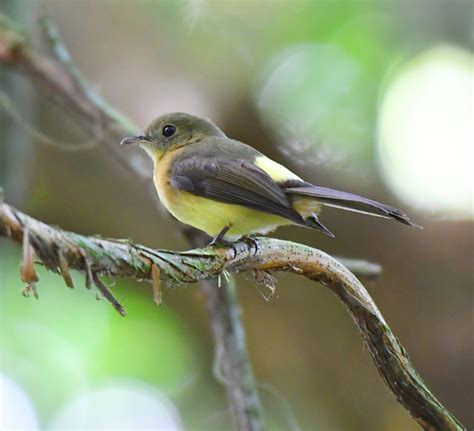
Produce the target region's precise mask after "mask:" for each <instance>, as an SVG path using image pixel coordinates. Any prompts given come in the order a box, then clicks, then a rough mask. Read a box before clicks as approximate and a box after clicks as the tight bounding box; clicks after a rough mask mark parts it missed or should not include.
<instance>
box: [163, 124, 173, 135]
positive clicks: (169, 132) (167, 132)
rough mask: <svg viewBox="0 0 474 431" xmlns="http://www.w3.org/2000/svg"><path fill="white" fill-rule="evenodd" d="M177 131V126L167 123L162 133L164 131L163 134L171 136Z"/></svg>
mask: <svg viewBox="0 0 474 431" xmlns="http://www.w3.org/2000/svg"><path fill="white" fill-rule="evenodd" d="M175 132H176V127H174V126H172V125H171V124H167V125H166V126H165V127H163V130H162V132H161V133H163V136H164V137H165V138H169V137H170V136H173V135H174V133H175Z"/></svg>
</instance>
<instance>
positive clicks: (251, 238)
mask: <svg viewBox="0 0 474 431" xmlns="http://www.w3.org/2000/svg"><path fill="white" fill-rule="evenodd" d="M241 240H242V241H244V242H245V243H246V244H248V245H249V246H250V251H252V248H253V249H254V250H255V251H254V253H253V255H254V256H255V255H256V254H257V253H258V250H259V242H258V241H257V240H256V239H255V236H254V235H245V236H243V237H242V238H241Z"/></svg>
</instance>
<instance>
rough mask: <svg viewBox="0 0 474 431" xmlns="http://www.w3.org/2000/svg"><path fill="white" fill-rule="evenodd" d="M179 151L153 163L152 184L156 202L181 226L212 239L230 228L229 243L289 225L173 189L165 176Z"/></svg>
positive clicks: (287, 221)
mask: <svg viewBox="0 0 474 431" xmlns="http://www.w3.org/2000/svg"><path fill="white" fill-rule="evenodd" d="M180 151H182V148H181V149H178V150H175V151H172V152H169V153H167V154H165V155H164V156H163V157H162V158H161V159H160V160H158V161H157V162H156V163H155V173H154V183H155V187H156V190H157V192H158V196H159V198H160V201H161V202H162V203H163V205H164V206H165V208H166V209H167V210H168V211H169V212H170V213H171V214H173V216H174V217H176V218H177V219H178V220H179V221H181V222H182V223H185V224H188V225H191V226H193V227H195V228H197V229H200V230H202V231H204V232H206V233H207V234H208V235H210V236H216V235H217V234H219V232H220V231H221V230H222V229H223V228H224V227H225V226H230V229H229V231H228V232H227V234H226V238H227V239H229V240H235V239H238V238H240V237H241V236H243V235H250V234H252V233H261V234H265V233H268V232H270V231H272V230H274V229H275V228H276V227H278V226H283V225H288V224H292V222H291V221H290V220H287V219H285V218H282V217H279V216H275V215H272V214H266V213H263V212H261V211H255V210H252V209H249V208H245V207H242V206H239V205H231V204H225V203H222V202H218V201H214V200H212V199H207V198H203V197H200V196H195V195H193V194H191V193H188V192H186V191H181V190H177V189H175V188H174V187H172V186H171V184H170V182H169V176H170V170H171V166H172V163H173V160H175V158H176V156H177V155H178V154H179V152H180Z"/></svg>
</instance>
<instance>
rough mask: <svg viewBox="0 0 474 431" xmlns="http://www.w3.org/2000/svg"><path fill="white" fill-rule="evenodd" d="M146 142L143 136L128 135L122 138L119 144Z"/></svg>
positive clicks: (129, 144)
mask: <svg viewBox="0 0 474 431" xmlns="http://www.w3.org/2000/svg"><path fill="white" fill-rule="evenodd" d="M144 142H146V139H145V136H130V137H128V138H125V139H122V141H121V142H120V145H128V146H131V145H140V144H143V143H144Z"/></svg>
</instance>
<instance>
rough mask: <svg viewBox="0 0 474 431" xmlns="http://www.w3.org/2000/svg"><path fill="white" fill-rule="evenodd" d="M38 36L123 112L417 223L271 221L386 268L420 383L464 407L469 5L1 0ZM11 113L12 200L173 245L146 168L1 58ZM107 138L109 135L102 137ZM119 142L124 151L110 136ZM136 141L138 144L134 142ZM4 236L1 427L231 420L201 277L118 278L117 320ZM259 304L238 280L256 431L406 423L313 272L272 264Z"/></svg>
mask: <svg viewBox="0 0 474 431" xmlns="http://www.w3.org/2000/svg"><path fill="white" fill-rule="evenodd" d="M0 10H1V12H2V13H4V14H7V15H8V16H9V17H10V18H13V19H15V20H17V21H18V22H19V23H20V24H21V26H23V27H24V28H25V29H26V31H27V33H28V35H29V37H30V40H31V41H32V43H33V44H34V45H35V46H37V47H40V48H41V49H44V50H45V51H46V50H47V49H48V48H47V45H46V44H45V41H44V38H43V37H42V35H41V32H40V30H39V26H38V17H40V16H42V15H49V16H50V17H51V18H52V20H53V21H54V22H55V23H56V24H57V26H58V28H59V31H60V33H61V35H62V37H63V39H64V41H65V43H66V44H67V46H68V47H69V49H70V51H71V53H72V55H73V58H74V61H75V62H76V64H77V66H78V67H79V68H80V70H82V71H83V73H84V75H85V76H86V78H87V79H88V81H89V82H90V83H91V86H92V87H93V88H94V90H95V91H97V92H98V93H99V94H101V95H102V96H103V97H104V98H105V99H106V100H108V101H109V102H110V103H111V104H112V105H114V106H115V107H117V108H118V109H119V110H120V111H122V112H123V113H124V114H125V115H127V116H128V117H130V118H131V119H132V120H133V121H134V122H136V123H137V124H138V125H139V126H140V127H144V126H146V125H147V124H148V123H149V122H150V121H151V120H152V119H153V118H154V117H156V116H158V115H160V114H162V113H165V112H170V111H184V112H189V113H193V114H197V115H200V116H205V117H208V118H212V119H213V120H214V121H215V122H216V123H217V124H218V125H219V126H220V127H221V128H223V129H224V130H225V131H226V133H227V134H228V135H229V136H231V137H234V138H237V139H239V140H242V141H245V142H247V143H249V144H251V145H253V146H255V147H256V148H258V149H259V150H261V151H263V152H265V153H266V154H267V155H269V156H271V157H272V158H274V159H276V160H278V161H280V162H283V163H285V164H286V165H287V166H288V167H290V168H291V169H292V170H294V171H296V172H297V173H298V174H299V175H301V176H303V177H305V178H306V179H307V180H309V181H312V182H314V183H317V184H320V185H323V186H330V187H333V188H339V189H343V190H347V191H351V192H355V193H359V194H362V195H366V196H369V197H372V198H375V199H378V200H381V201H383V202H386V203H389V204H393V205H395V206H399V207H401V208H403V209H405V210H406V211H407V212H409V213H410V215H412V218H413V219H414V220H415V221H417V222H418V223H420V224H422V225H423V226H424V230H423V231H419V230H413V229H409V228H407V227H405V226H402V225H399V224H396V223H391V222H388V221H385V220H380V219H374V218H368V217H364V216H360V215H356V214H351V213H342V212H338V211H331V210H328V211H326V212H325V213H324V214H323V216H322V220H323V222H324V223H325V224H326V225H327V226H328V227H329V228H330V229H331V230H332V231H333V232H335V233H336V236H337V238H336V239H335V240H332V239H330V238H328V237H326V236H324V235H321V234H320V233H318V232H313V231H308V230H304V229H299V228H285V229H280V230H279V231H277V232H276V233H275V234H274V235H276V236H278V237H281V238H287V239H291V240H294V241H299V242H304V243H305V244H309V245H312V246H315V247H318V248H321V249H323V250H325V251H327V252H329V253H331V254H333V255H342V256H350V257H357V258H364V259H369V260H372V261H375V262H379V263H380V264H382V265H383V268H384V273H383V276H382V277H381V278H380V280H379V281H377V282H376V283H372V284H370V285H368V288H369V290H370V292H371V294H372V295H373V297H374V299H375V300H376V302H377V304H378V305H379V307H380V308H381V310H382V313H383V314H384V316H385V317H386V319H387V320H388V322H389V324H390V325H391V327H392V329H393V330H394V332H395V333H396V334H397V336H398V337H399V338H400V340H401V342H402V343H403V345H404V346H405V347H406V349H407V350H408V352H409V354H410V357H411V359H412V361H413V363H414V365H415V366H416V367H417V369H418V370H419V371H420V373H421V374H422V376H423V378H424V379H425V381H426V383H427V385H428V386H429V387H430V388H431V389H432V391H433V392H434V393H435V394H436V396H437V397H439V399H440V400H441V401H442V402H443V403H444V404H445V405H446V407H447V408H448V409H450V410H451V411H452V412H453V413H454V414H455V415H456V416H457V417H458V418H459V419H460V420H461V421H462V422H463V423H464V424H465V425H466V426H467V427H468V428H472V427H473V426H474V416H473V408H472V407H473V387H474V381H473V380H474V379H473V372H472V370H473V363H474V352H473V325H472V324H473V320H472V305H473V301H472V286H473V269H472V268H473V266H472V264H473V257H474V256H473V207H472V205H473V202H472V199H473V196H472V185H473V121H472V120H473V118H474V117H473V94H474V93H473V88H474V87H473V52H472V42H473V40H472V35H473V24H472V23H473V10H472V3H471V2H467V1H466V2H464V1H461V0H456V1H448V0H446V1H424V0H415V1H410V2H405V1H376V2H371V1H364V2H359V1H334V2H330V1H308V2H302V1H292V2H285V1H278V2H276V1H275V2H272V1H266V2H263V1H262V2H259V1H252V2H250V1H225V2H224V1H221V2H212V1H205V0H201V1H173V2H167V1H92V0H91V1H84V0H76V1H66V0H62V1H39V0H38V1H33V0H31V1H24V2H18V1H15V0H10V1H8V0H7V1H5V0H2V1H0ZM0 67H1V66H0ZM0 83H1V92H2V95H3V96H2V100H3V102H4V101H5V98H4V96H5V95H8V97H9V98H10V100H11V101H12V102H13V106H14V108H15V110H16V113H17V114H20V115H21V117H22V119H23V120H22V125H21V124H18V122H16V121H14V119H13V118H12V115H11V109H10V110H9V112H7V110H5V109H4V108H5V105H3V107H2V108H0V185H2V186H3V187H4V190H5V195H6V199H7V201H8V202H9V203H11V204H14V205H16V206H17V207H18V208H20V209H21V210H23V211H26V212H28V213H29V214H31V215H33V216H35V217H37V218H39V219H41V220H44V221H46V222H48V223H51V224H54V225H60V226H62V227H64V228H66V229H69V230H73V231H77V232H80V233H83V234H100V235H103V236H109V237H120V238H132V239H133V240H135V241H137V242H141V243H144V244H146V245H148V246H153V247H160V248H171V249H184V248H186V247H187V244H186V243H185V241H184V240H183V239H182V238H181V236H180V234H179V232H178V230H177V229H176V224H175V223H174V222H173V221H172V220H171V218H170V217H169V216H168V215H167V214H166V213H165V212H164V211H163V210H160V209H159V205H157V204H156V202H155V201H156V199H152V198H151V197H150V194H149V190H148V189H145V188H144V186H143V184H139V183H138V181H136V180H134V179H133V178H131V177H130V176H129V175H127V174H126V173H125V172H124V171H123V170H121V169H119V168H117V165H116V164H114V163H113V162H112V161H111V160H110V159H109V158H108V157H106V156H104V154H103V153H102V152H100V151H99V150H98V149H97V148H93V149H89V150H81V151H75V152H71V151H62V150H61V149H58V148H55V147H53V146H51V145H49V146H48V145H45V144H44V143H41V142H38V141H37V140H35V139H33V138H32V135H31V133H29V132H28V130H27V128H25V127H24V126H25V124H29V125H32V126H33V127H34V128H35V129H36V130H40V131H41V132H43V133H44V134H46V135H48V136H49V137H50V138H51V139H52V140H53V141H54V142H56V144H58V145H56V147H67V148H68V149H69V150H70V149H71V147H75V148H78V147H80V145H84V143H87V142H88V140H90V137H88V136H87V135H85V134H84V133H83V132H82V131H81V130H80V128H78V127H77V125H75V124H74V122H73V121H71V120H70V119H68V118H67V117H65V115H64V112H63V111H62V110H61V109H58V107H56V106H55V105H54V104H53V103H51V101H50V100H49V99H48V95H45V94H44V93H41V92H38V91H37V89H35V88H34V87H33V86H32V85H31V84H30V83H29V82H28V80H27V79H25V78H24V77H21V76H18V75H16V74H15V73H13V72H12V71H9V70H5V69H0ZM117 144H118V143H117ZM124 151H126V150H124ZM129 151H131V152H132V151H139V150H129ZM19 258H20V250H19V248H18V247H17V246H15V245H13V244H11V243H10V242H7V241H6V240H4V239H0V300H1V302H0V313H1V314H0V325H1V326H0V400H1V410H0V414H1V416H0V424H1V426H2V427H3V428H2V429H15V427H16V428H22V429H29V430H36V429H38V430H39V429H41V430H62V429H69V428H78V429H118V428H130V429H169V430H227V429H230V428H231V419H230V414H229V410H228V407H227V405H226V400H225V396H224V392H223V390H222V388H221V387H220V386H219V385H218V384H217V383H216V382H215V380H214V378H213V377H212V360H213V345H212V339H211V335H210V332H209V328H208V318H207V315H206V312H205V307H204V304H203V298H202V295H201V293H200V291H199V286H198V285H196V286H192V287H189V288H176V289H168V290H167V291H166V292H165V296H164V306H163V307H161V308H157V307H156V306H155V305H154V303H153V300H152V296H151V291H150V286H149V285H147V284H146V283H141V284H139V283H135V282H133V281H128V280H123V281H122V280H117V281H116V282H115V288H114V289H115V291H116V292H117V294H118V296H119V297H120V298H121V299H122V301H123V303H124V305H125V307H126V308H127V311H128V316H127V317H126V318H121V317H120V316H118V315H117V313H116V312H115V311H114V310H113V309H112V308H111V307H110V306H109V305H108V304H107V303H105V302H104V301H96V298H95V295H94V294H93V293H92V292H90V291H86V289H83V288H82V287H81V286H82V285H83V277H82V275H81V274H76V275H75V281H76V285H77V288H76V289H75V290H74V291H70V290H69V289H67V288H66V287H65V286H64V283H63V282H62V280H61V279H60V278H59V277H57V276H55V275H54V274H47V273H45V272H44V271H42V270H41V269H39V273H40V277H41V281H40V284H39V289H40V300H39V301H36V300H34V299H32V298H30V299H25V298H23V297H22V296H21V294H20V291H21V288H22V285H21V282H20V280H19V272H18V268H19ZM278 279H279V285H278V288H277V293H276V296H275V297H274V298H273V299H272V300H271V301H270V302H267V301H265V300H264V299H263V297H262V295H261V293H260V292H259V290H258V288H257V287H256V286H255V285H253V284H252V283H251V282H250V281H248V280H247V279H246V278H245V277H243V276H239V277H238V293H239V296H240V301H241V305H242V311H243V320H244V323H245V328H246V331H247V339H248V347H249V352H250V356H251V359H252V362H253V365H254V368H255V373H256V377H257V379H258V382H259V387H260V390H261V396H262V399H263V403H264V407H265V412H266V418H267V421H268V423H269V425H270V426H269V429H272V430H290V429H291V430H298V429H301V430H312V429H321V430H327V431H331V430H351V431H356V430H385V431H392V430H393V431H394V430H397V431H398V430H416V429H418V426H417V425H416V424H415V423H414V422H413V421H412V420H411V418H410V417H409V415H408V414H407V413H406V412H405V411H404V410H403V409H402V407H401V406H400V405H399V404H397V403H396V402H395V400H394V399H393V397H392V396H391V395H390V394H389V392H388V391H387V389H386V388H385V386H384V384H383V383H382V380H381V379H380V377H379V376H378V374H377V372H376V370H375V367H374V366H373V364H372V362H371V360H370V357H369V355H368V353H367V352H366V351H365V350H364V347H363V344H362V341H361V339H360V337H359V334H358V332H357V330H356V328H355V326H354V324H353V322H352V321H351V319H350V318H349V316H348V315H347V313H346V311H345V310H344V308H343V307H342V306H341V304H340V303H339V302H338V301H337V300H336V298H335V297H333V296H332V295H331V294H330V293H329V292H328V291H327V290H326V289H325V288H323V287H321V286H318V285H315V284H312V283H310V282H309V281H305V280H302V279H300V278H298V277H296V276H292V275H280V276H278Z"/></svg>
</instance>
